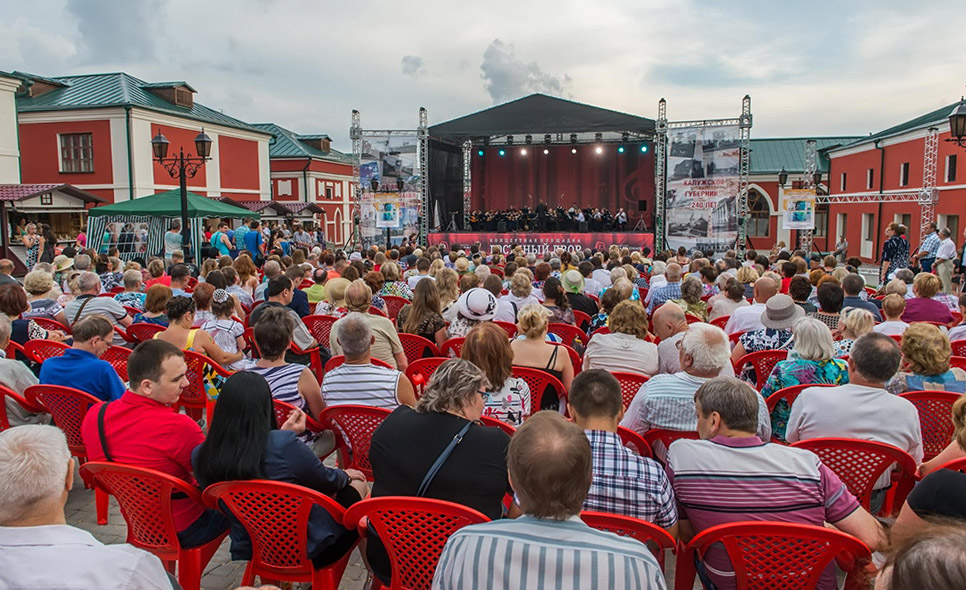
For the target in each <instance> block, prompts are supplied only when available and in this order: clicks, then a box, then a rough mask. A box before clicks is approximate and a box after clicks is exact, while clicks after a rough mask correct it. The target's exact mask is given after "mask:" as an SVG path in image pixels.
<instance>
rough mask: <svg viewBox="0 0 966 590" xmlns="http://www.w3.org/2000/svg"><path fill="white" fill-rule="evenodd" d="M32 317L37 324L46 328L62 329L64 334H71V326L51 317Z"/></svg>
mask: <svg viewBox="0 0 966 590" xmlns="http://www.w3.org/2000/svg"><path fill="white" fill-rule="evenodd" d="M30 319H32V320H33V321H34V323H35V324H37V325H38V326H40V327H41V328H43V329H44V330H60V331H61V332H63V333H64V334H70V328H68V327H67V326H65V325H64V324H62V323H60V322H58V321H57V320H52V319H50V318H30Z"/></svg>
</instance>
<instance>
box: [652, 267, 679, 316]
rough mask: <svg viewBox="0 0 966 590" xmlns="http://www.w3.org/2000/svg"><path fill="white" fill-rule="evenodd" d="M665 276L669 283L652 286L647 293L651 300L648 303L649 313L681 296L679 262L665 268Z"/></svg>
mask: <svg viewBox="0 0 966 590" xmlns="http://www.w3.org/2000/svg"><path fill="white" fill-rule="evenodd" d="M664 276H665V278H667V283H665V284H664V285H661V286H660V287H657V286H652V287H651V290H650V291H648V293H647V295H648V299H649V300H650V302H649V303H648V304H647V313H649V314H650V313H654V310H655V309H657V308H658V307H661V306H662V305H664V304H665V303H667V302H668V301H670V300H672V299H680V298H681V265H680V264H678V263H677V262H672V263H670V264H668V265H667V268H666V269H665V270H664Z"/></svg>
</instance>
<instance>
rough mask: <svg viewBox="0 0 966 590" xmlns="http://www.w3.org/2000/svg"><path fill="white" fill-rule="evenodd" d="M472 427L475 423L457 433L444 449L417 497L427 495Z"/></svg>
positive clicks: (428, 472) (468, 423)
mask: <svg viewBox="0 0 966 590" xmlns="http://www.w3.org/2000/svg"><path fill="white" fill-rule="evenodd" d="M470 426H473V423H472V422H467V423H466V426H464V427H463V428H461V429H460V431H459V432H457V433H456V436H454V437H453V440H451V441H449V444H448V445H446V448H445V449H443V452H442V453H440V454H439V457H437V458H436V462H435V463H433V466H432V467H430V468H429V471H427V472H426V477H424V478H423V483H421V484H419V491H417V492H416V495H417V496H419V497H422V496H424V495H426V489H427V488H429V484H431V483H433V479H435V478H436V474H437V473H438V472H439V470H440V468H441V467H442V466H443V463H445V462H446V459H448V458H449V456H450V455H451V454H452V453H453V449H455V448H456V445H458V444H460V443H461V442H463V437H464V436H466V433H467V431H469V429H470Z"/></svg>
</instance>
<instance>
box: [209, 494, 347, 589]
mask: <svg viewBox="0 0 966 590" xmlns="http://www.w3.org/2000/svg"><path fill="white" fill-rule="evenodd" d="M204 499H205V502H206V503H207V504H208V505H209V506H212V507H220V506H221V504H222V503H224V507H225V508H226V509H227V510H228V512H230V513H231V514H232V515H233V516H234V517H235V518H237V519H238V521H239V522H241V525H242V526H243V527H244V528H245V531H246V532H247V533H248V536H249V538H250V539H251V541H252V558H251V560H250V561H249V562H248V565H247V566H246V567H245V574H244V576H243V577H242V585H243V586H253V585H254V584H255V576H260V577H261V578H262V581H263V582H265V581H266V580H288V581H292V582H310V583H311V584H312V588H314V589H315V590H328V589H335V588H338V587H339V582H340V581H341V580H342V575H343V574H344V573H345V568H346V565H348V563H349V556H350V555H351V554H352V550H351V549H350V550H349V551H346V554H345V556H344V557H342V558H341V559H340V560H339V561H337V562H335V563H333V564H332V565H330V566H328V567H324V568H322V569H318V570H317V569H315V568H314V567H313V566H312V560H311V559H309V557H308V547H307V545H308V532H307V531H308V526H309V513H310V510H311V508H312V507H313V506H321V507H322V508H324V509H325V510H326V512H328V513H329V515H331V516H332V518H333V519H334V520H335V521H336V522H342V521H343V519H344V517H345V509H344V508H342V506H340V505H339V504H338V502H336V501H335V500H333V499H332V498H330V497H328V496H326V495H325V494H322V493H319V492H317V491H315V490H310V489H309V488H305V487H302V486H299V485H295V484H290V483H283V482H279V481H266V480H254V481H224V482H221V483H216V484H212V485H210V486H208V488H207V489H205V493H204Z"/></svg>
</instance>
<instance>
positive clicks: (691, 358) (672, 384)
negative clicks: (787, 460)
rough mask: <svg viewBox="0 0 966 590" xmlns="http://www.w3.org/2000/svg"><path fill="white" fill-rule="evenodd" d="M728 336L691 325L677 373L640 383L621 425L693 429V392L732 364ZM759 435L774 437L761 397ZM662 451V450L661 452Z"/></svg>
mask: <svg viewBox="0 0 966 590" xmlns="http://www.w3.org/2000/svg"><path fill="white" fill-rule="evenodd" d="M729 344H730V343H729V341H728V336H727V335H725V333H724V332H723V331H722V330H721V328H718V327H717V326H712V325H710V324H692V325H691V326H690V328H689V329H688V330H687V331H686V332H685V333H684V337H682V338H681V339H680V341H679V342H678V344H677V348H678V362H679V363H680V365H681V370H680V371H678V372H677V373H672V374H663V375H655V376H654V377H652V378H651V379H650V381H648V382H647V383H645V384H644V385H642V386H641V388H640V390H638V392H637V395H635V396H634V400H633V401H632V402H631V404H630V406H628V408H627V412H626V413H625V414H624V419H623V420H621V426H623V427H624V428H629V429H631V430H633V431H634V432H636V433H638V434H644V433H645V432H647V431H648V430H651V429H655V428H658V429H663V430H679V431H694V429H695V428H696V427H697V414H696V413H695V409H694V392H695V391H696V390H697V389H698V388H699V387H701V386H702V385H703V384H704V383H706V382H707V381H709V380H711V379H713V378H715V377H717V376H718V375H719V374H720V373H721V371H722V369H723V368H724V367H725V366H726V365H729V364H730V363H731V347H730V346H729ZM758 397H759V400H758V402H759V403H758V429H757V431H758V435H759V436H761V438H762V440H769V439H770V438H771V417H770V416H769V414H768V407H767V406H766V405H765V400H764V399H763V398H761V396H758ZM658 452H660V451H658Z"/></svg>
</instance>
